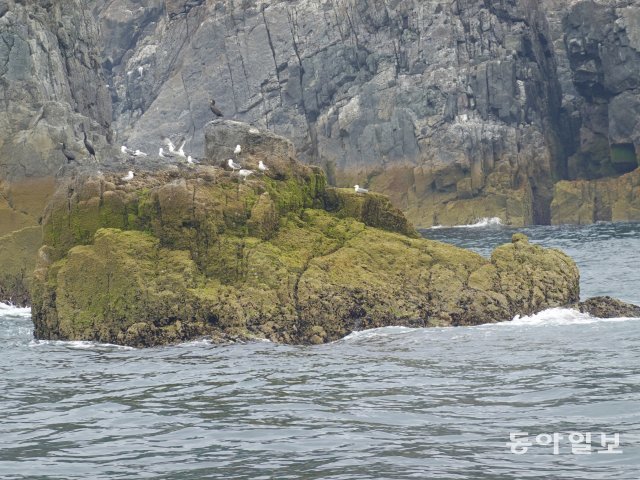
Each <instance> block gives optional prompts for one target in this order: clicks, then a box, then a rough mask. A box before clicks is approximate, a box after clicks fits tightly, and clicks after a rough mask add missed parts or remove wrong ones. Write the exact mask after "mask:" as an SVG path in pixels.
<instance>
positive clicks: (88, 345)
mask: <svg viewBox="0 0 640 480" xmlns="http://www.w3.org/2000/svg"><path fill="white" fill-rule="evenodd" d="M47 345H54V346H59V347H66V348H72V349H74V350H135V348H133V347H127V346H125V345H116V344H113V343H100V342H88V341H85V340H31V342H29V346H30V347H42V346H47Z"/></svg>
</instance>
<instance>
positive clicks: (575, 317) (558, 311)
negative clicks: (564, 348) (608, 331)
mask: <svg viewBox="0 0 640 480" xmlns="http://www.w3.org/2000/svg"><path fill="white" fill-rule="evenodd" d="M630 320H640V318H628V317H619V318H598V317H593V316H591V315H589V314H588V313H581V312H579V311H578V310H573V309H570V308H549V309H547V310H543V311H542V312H540V313H536V314H534V315H526V316H524V317H521V316H520V315H516V316H515V317H514V319H513V320H512V321H510V322H502V323H499V324H498V325H500V326H557V325H589V324H592V323H600V322H626V321H630Z"/></svg>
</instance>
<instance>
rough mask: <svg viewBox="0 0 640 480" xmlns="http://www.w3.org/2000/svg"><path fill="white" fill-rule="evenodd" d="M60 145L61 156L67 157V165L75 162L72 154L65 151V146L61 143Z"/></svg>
mask: <svg viewBox="0 0 640 480" xmlns="http://www.w3.org/2000/svg"><path fill="white" fill-rule="evenodd" d="M60 145H62V153H63V155H64V156H65V157H67V163H70V162H74V161H75V160H76V156H75V154H74V153H73V152H70V151H69V150H67V144H66V143H64V142H62V143H61V144H60Z"/></svg>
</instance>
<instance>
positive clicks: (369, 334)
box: [338, 327, 418, 341]
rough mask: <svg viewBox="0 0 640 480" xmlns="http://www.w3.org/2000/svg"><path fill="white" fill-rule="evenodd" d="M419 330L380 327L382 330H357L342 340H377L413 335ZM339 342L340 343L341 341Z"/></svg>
mask: <svg viewBox="0 0 640 480" xmlns="http://www.w3.org/2000/svg"><path fill="white" fill-rule="evenodd" d="M416 330H418V329H417V328H411V327H380V328H371V329H369V330H357V331H355V332H351V333H350V334H349V335H347V336H346V337H344V338H342V339H341V340H356V339H357V340H362V339H367V338H375V337H388V336H391V335H404V334H407V333H412V332H415V331H416ZM341 340H338V341H341Z"/></svg>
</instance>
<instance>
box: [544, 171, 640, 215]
mask: <svg viewBox="0 0 640 480" xmlns="http://www.w3.org/2000/svg"><path fill="white" fill-rule="evenodd" d="M598 221H606V222H640V169H636V170H634V171H633V172H630V173H627V174H626V175H622V176H620V177H612V178H605V179H600V180H575V181H571V182H569V181H562V182H558V183H556V185H555V188H554V193H553V201H552V203H551V223H552V224H554V225H561V224H565V223H572V224H578V225H585V224H590V223H593V222H598Z"/></svg>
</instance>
